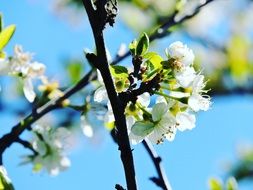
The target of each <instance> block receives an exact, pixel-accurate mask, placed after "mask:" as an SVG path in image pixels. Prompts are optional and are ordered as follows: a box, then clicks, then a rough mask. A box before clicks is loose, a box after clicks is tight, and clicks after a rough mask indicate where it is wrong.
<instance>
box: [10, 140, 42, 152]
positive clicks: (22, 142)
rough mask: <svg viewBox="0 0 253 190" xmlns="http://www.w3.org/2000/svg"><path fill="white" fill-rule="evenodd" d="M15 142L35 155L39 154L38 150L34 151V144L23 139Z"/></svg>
mask: <svg viewBox="0 0 253 190" xmlns="http://www.w3.org/2000/svg"><path fill="white" fill-rule="evenodd" d="M15 142H17V143H19V144H21V145H22V146H23V147H25V148H27V149H29V150H31V151H32V152H33V153H34V154H38V152H37V151H36V150H34V148H33V146H32V144H31V143H30V142H28V141H25V140H23V139H21V138H17V140H16V141H15Z"/></svg>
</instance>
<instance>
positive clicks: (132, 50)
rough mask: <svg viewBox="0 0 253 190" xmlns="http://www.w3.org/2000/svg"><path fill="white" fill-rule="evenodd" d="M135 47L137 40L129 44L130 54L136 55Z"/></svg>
mask: <svg viewBox="0 0 253 190" xmlns="http://www.w3.org/2000/svg"><path fill="white" fill-rule="evenodd" d="M136 47H137V40H134V41H132V42H131V43H130V44H129V46H128V48H129V50H130V52H131V53H132V55H136Z"/></svg>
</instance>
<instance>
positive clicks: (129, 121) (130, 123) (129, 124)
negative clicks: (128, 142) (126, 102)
mask: <svg viewBox="0 0 253 190" xmlns="http://www.w3.org/2000/svg"><path fill="white" fill-rule="evenodd" d="M135 121H136V120H135V118H134V117H133V116H127V117H126V125H127V131H128V134H129V133H130V132H131V128H132V126H133V125H134V123H135Z"/></svg>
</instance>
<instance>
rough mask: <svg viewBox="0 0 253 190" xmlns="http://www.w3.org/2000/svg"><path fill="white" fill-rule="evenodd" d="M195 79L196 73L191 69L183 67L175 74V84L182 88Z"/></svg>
mask: <svg viewBox="0 0 253 190" xmlns="http://www.w3.org/2000/svg"><path fill="white" fill-rule="evenodd" d="M195 77H196V72H195V70H194V68H193V67H185V68H183V69H182V70H181V71H176V72H175V78H176V79H177V82H178V83H179V84H180V85H181V86H182V87H184V88H187V87H189V86H190V84H191V83H192V82H193V80H194V79H195Z"/></svg>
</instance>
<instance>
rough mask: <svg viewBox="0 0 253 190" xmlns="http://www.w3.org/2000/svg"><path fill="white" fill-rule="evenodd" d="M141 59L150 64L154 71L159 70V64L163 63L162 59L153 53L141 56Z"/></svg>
mask: <svg viewBox="0 0 253 190" xmlns="http://www.w3.org/2000/svg"><path fill="white" fill-rule="evenodd" d="M143 58H145V59H147V60H148V61H149V62H151V63H152V65H153V66H154V69H157V68H160V67H161V66H162V65H161V62H162V61H163V58H162V57H161V56H160V55H159V54H157V53H155V52H148V53H146V54H145V55H144V56H143Z"/></svg>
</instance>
